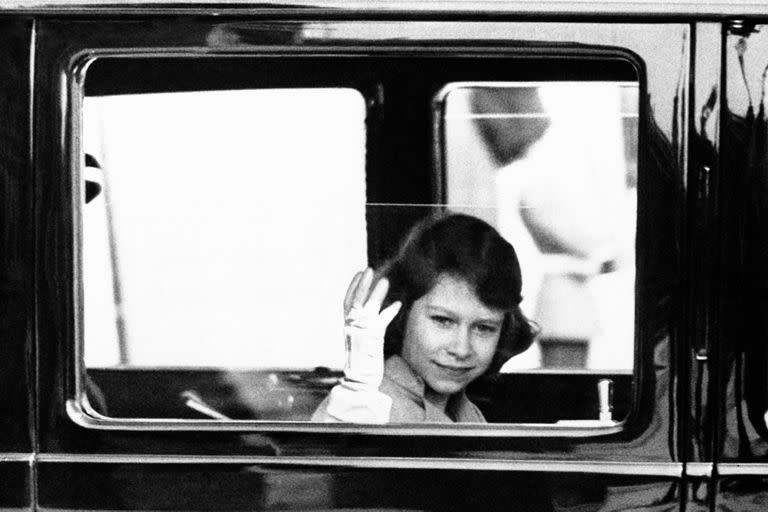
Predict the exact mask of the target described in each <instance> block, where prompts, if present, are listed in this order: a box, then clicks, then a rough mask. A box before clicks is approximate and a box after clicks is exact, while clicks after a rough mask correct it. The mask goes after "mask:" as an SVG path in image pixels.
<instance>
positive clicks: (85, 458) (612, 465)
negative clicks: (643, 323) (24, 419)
mask: <svg viewBox="0 0 768 512" xmlns="http://www.w3.org/2000/svg"><path fill="white" fill-rule="evenodd" d="M37 461H39V462H46V463H54V464H57V463H63V464H66V463H89V464H244V465H270V466H292V467H297V466H303V467H311V466H314V467H347V468H348V467H353V468H361V469H439V470H461V471H464V470H477V471H526V472H542V473H599V474H611V475H643V476H665V477H675V478H679V477H682V475H683V463H682V462H609V461H563V460H541V459H533V460H508V459H499V460H495V459H460V458H425V457H403V458H400V457H294V456H277V457H268V456H266V457H265V456H224V455H221V456H219V455H122V454H108V455H82V454H70V453H62V454H46V453H42V454H40V455H38V456H37Z"/></svg>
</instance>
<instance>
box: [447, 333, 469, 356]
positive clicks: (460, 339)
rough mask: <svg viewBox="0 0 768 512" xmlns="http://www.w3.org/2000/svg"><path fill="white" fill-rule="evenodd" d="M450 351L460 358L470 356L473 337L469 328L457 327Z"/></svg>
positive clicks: (449, 347)
mask: <svg viewBox="0 0 768 512" xmlns="http://www.w3.org/2000/svg"><path fill="white" fill-rule="evenodd" d="M448 353H449V354H451V355H452V356H454V357H456V358H459V359H465V358H467V357H469V355H470V354H471V353H472V339H471V336H470V332H469V330H468V329H456V331H455V332H454V335H453V339H452V340H451V343H450V345H449V346H448Z"/></svg>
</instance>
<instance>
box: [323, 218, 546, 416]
mask: <svg viewBox="0 0 768 512" xmlns="http://www.w3.org/2000/svg"><path fill="white" fill-rule="evenodd" d="M380 274H381V276H382V277H381V278H380V279H378V280H377V281H376V280H375V279H374V272H373V271H372V270H371V269H366V270H365V271H363V272H359V273H358V274H357V275H356V276H355V277H354V278H353V279H352V282H351V284H350V286H349V289H348V290H347V295H346V297H345V299H344V313H345V325H346V327H345V333H346V350H347V361H346V364H345V368H344V378H343V379H342V381H341V382H340V383H339V384H338V385H337V386H335V387H334V388H333V389H332V390H331V392H330V393H329V395H328V396H327V397H326V399H325V400H324V401H323V403H322V404H320V406H319V407H318V409H317V410H316V411H315V413H314V415H313V420H314V421H345V422H355V423H390V422H391V423H418V422H485V418H484V417H483V415H482V413H481V412H480V410H479V409H478V408H477V406H475V404H473V403H472V402H471V401H470V400H469V399H468V398H467V396H466V394H465V392H464V390H465V388H466V387H467V385H468V384H469V383H470V382H472V381H473V380H475V379H476V378H478V377H480V376H481V375H483V374H485V373H490V372H496V371H498V370H499V368H501V366H502V364H504V362H505V361H507V360H508V359H509V358H510V357H512V356H514V355H516V354H519V353H520V352H523V351H524V350H526V349H527V348H528V347H529V346H530V344H531V342H532V341H533V338H534V334H535V333H534V330H533V329H532V327H531V324H530V323H529V321H528V320H527V319H526V318H525V317H524V316H523V314H522V312H521V311H520V308H519V304H520V301H521V296H520V288H521V283H522V280H521V275H520V265H519V263H518V261H517V256H516V254H515V250H514V248H513V247H512V245H510V244H509V243H508V242H507V241H506V240H504V238H502V237H501V235H499V233H498V232H497V231H496V230H495V229H494V228H493V227H491V226H490V225H488V224H487V223H485V222H484V221H482V220H480V219H477V218H475V217H471V216H468V215H458V214H452V215H445V216H440V217H437V218H431V219H427V220H425V221H423V222H421V223H419V224H417V225H416V226H415V227H414V228H413V230H412V231H411V233H410V234H409V236H408V237H406V239H405V242H404V243H403V245H402V247H401V248H400V251H399V252H398V254H397V256H396V257H395V258H394V259H392V260H391V261H390V262H388V263H387V264H386V265H385V266H384V268H383V269H382V270H381V272H380ZM374 281H375V283H374ZM371 287H372V288H373V289H372V290H371ZM382 306H384V309H382Z"/></svg>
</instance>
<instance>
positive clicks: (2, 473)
mask: <svg viewBox="0 0 768 512" xmlns="http://www.w3.org/2000/svg"><path fill="white" fill-rule="evenodd" d="M30 467H31V464H30V463H29V462H28V461H8V460H3V457H2V455H0V482H2V485H0V509H3V510H19V511H21V510H32V485H31V471H30Z"/></svg>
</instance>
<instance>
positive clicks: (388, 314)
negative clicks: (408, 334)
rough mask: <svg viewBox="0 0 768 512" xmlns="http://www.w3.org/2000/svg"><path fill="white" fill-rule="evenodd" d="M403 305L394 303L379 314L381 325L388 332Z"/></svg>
mask: <svg viewBox="0 0 768 512" xmlns="http://www.w3.org/2000/svg"><path fill="white" fill-rule="evenodd" d="M402 305H403V303H402V302H400V301H399V300H398V301H395V302H393V303H392V304H390V305H389V306H387V307H386V308H384V309H383V310H382V311H381V313H380V314H379V322H380V325H381V326H382V327H383V328H384V330H386V328H387V326H388V325H389V324H390V323H392V320H393V319H394V318H395V317H396V316H397V314H398V313H399V312H400V308H401V307H402Z"/></svg>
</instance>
